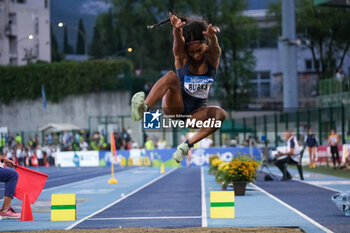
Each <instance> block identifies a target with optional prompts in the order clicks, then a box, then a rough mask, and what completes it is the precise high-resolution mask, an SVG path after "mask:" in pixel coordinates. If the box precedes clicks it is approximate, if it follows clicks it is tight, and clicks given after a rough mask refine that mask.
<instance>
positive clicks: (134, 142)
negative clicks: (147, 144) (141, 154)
mask: <svg viewBox="0 0 350 233" xmlns="http://www.w3.org/2000/svg"><path fill="white" fill-rule="evenodd" d="M139 147H140V146H139V144H138V143H137V142H136V141H131V148H132V149H139Z"/></svg>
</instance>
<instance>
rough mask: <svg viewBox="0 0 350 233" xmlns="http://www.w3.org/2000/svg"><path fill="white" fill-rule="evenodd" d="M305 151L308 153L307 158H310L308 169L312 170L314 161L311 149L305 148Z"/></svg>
mask: <svg viewBox="0 0 350 233" xmlns="http://www.w3.org/2000/svg"><path fill="white" fill-rule="evenodd" d="M307 149H308V151H309V156H310V166H309V167H310V168H312V167H313V165H314V160H313V157H312V156H313V155H312V148H311V147H309V146H308V147H307Z"/></svg>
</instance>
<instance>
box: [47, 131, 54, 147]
mask: <svg viewBox="0 0 350 233" xmlns="http://www.w3.org/2000/svg"><path fill="white" fill-rule="evenodd" d="M52 134H53V133H51V134H48V135H47V137H46V141H47V145H49V146H51V145H52V144H53V137H52Z"/></svg>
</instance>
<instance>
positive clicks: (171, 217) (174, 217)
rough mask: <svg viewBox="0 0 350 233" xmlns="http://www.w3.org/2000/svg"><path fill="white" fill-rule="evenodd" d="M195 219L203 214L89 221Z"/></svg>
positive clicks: (94, 219) (95, 219) (91, 219)
mask: <svg viewBox="0 0 350 233" xmlns="http://www.w3.org/2000/svg"><path fill="white" fill-rule="evenodd" d="M186 218H188V219H193V218H202V216H165V217H120V218H89V219H87V220H88V221H105V220H152V219H186Z"/></svg>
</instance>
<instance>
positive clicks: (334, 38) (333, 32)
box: [270, 0, 350, 79]
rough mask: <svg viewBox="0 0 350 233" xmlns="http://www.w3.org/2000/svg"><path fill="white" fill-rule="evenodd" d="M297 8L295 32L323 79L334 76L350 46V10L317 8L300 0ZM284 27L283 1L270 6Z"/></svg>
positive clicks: (309, 0) (311, 2) (305, 0)
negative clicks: (282, 20)
mask: <svg viewBox="0 0 350 233" xmlns="http://www.w3.org/2000/svg"><path fill="white" fill-rule="evenodd" d="M297 3H298V4H297V7H296V12H295V14H296V31H297V33H298V35H299V37H300V38H301V39H302V42H303V44H304V45H305V46H306V47H307V48H308V49H309V50H310V52H311V54H312V59H313V62H314V64H315V68H316V72H317V73H318V76H319V78H320V79H325V78H329V77H331V76H332V75H333V74H334V72H335V70H337V69H338V68H340V67H341V66H342V65H343V62H344V58H345V56H346V54H347V53H348V51H349V46H350V37H349V34H350V26H349V22H350V9H348V8H333V7H323V6H315V5H314V4H313V1H312V0H300V1H299V2H297ZM270 12H271V13H272V15H274V16H275V17H276V20H277V22H279V23H278V26H279V28H281V27H280V26H281V2H280V1H279V2H277V3H273V4H271V5H270Z"/></svg>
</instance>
